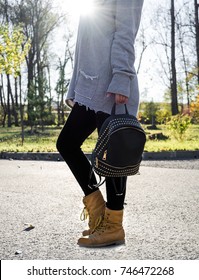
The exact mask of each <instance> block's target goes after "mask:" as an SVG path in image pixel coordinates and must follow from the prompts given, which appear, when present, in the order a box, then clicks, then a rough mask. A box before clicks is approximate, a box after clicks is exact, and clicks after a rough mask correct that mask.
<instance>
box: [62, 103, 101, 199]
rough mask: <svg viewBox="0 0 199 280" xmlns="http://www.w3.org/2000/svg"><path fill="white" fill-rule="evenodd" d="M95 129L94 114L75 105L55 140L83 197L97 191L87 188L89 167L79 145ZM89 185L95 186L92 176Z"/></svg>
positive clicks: (83, 107)
mask: <svg viewBox="0 0 199 280" xmlns="http://www.w3.org/2000/svg"><path fill="white" fill-rule="evenodd" d="M95 128H96V114H95V112H94V111H92V110H89V109H87V108H86V107H85V106H80V105H78V104H77V103H76V104H75V105H74V107H73V109H72V111H71V113H70V115H69V117H68V119H67V121H66V123H65V125H64V127H63V129H62V131H61V133H60V135H59V137H58V140H57V149H58V151H59V153H60V154H61V156H62V157H63V159H64V160H65V162H66V163H67V164H68V166H69V168H70V169H71V171H72V173H73V174H74V176H75V178H76V180H77V181H78V183H79V185H80V186H81V188H82V190H83V192H84V194H85V196H86V195H89V194H91V193H92V192H94V191H96V190H97V189H91V188H89V186H88V185H89V175H90V170H91V166H90V163H89V161H88V159H87V157H86V156H85V155H84V153H83V152H82V150H81V145H82V143H83V142H84V141H85V139H86V138H87V137H88V136H89V135H90V134H91V133H92V132H93V131H94V130H95ZM90 184H91V185H92V184H96V179H95V176H94V174H93V175H92V178H91V181H90Z"/></svg>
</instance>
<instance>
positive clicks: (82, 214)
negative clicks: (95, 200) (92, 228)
mask: <svg viewBox="0 0 199 280" xmlns="http://www.w3.org/2000/svg"><path fill="white" fill-rule="evenodd" d="M88 217H89V213H88V210H87V209H86V207H84V208H83V210H82V213H81V215H80V220H81V221H85V220H87V219H88Z"/></svg>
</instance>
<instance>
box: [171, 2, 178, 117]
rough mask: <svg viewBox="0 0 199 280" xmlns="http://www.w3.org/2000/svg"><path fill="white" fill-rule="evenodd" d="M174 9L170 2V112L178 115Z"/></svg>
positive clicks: (172, 3)
mask: <svg viewBox="0 0 199 280" xmlns="http://www.w3.org/2000/svg"><path fill="white" fill-rule="evenodd" d="M175 47H176V46H175V7H174V0H171V81H170V83H171V112H172V115H176V114H178V99H177V78H176V55H175Z"/></svg>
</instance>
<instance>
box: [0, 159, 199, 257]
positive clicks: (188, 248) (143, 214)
mask: <svg viewBox="0 0 199 280" xmlns="http://www.w3.org/2000/svg"><path fill="white" fill-rule="evenodd" d="M101 190H102V192H103V193H104V187H103V186H102V187H101ZM82 207H83V204H82V192H81V190H80V189H79V187H78V185H77V183H76V181H75V180H74V178H73V176H72V174H71V172H70V171H69V169H68V167H67V166H66V164H65V163H64V162H52V161H17V160H16V161H15V160H0V221H1V227H0V257H1V259H3V260H33V259H34V260H36V259H40V260H52V259H53V260H56V259H57V260H64V259H65V260H78V259H79V260H95V259H96V260H97V259H98V260H103V259H113V260H114V259H127V260H142V259H151V260H154V259H155V260H159V259H164V260H168V259H170V260H194V259H199V160H191V161H188V160H186V161H176V160H175V161H143V162H142V165H141V168H140V175H139V176H138V175H136V176H132V177H129V179H128V190H127V196H126V205H125V214H124V228H125V231H126V244H125V245H122V246H118V247H108V248H103V249H102V248H101V249H86V248H80V247H79V246H78V245H77V244H76V243H77V239H78V238H79V237H80V236H81V232H82V230H83V229H85V228H86V223H85V222H81V221H80V214H81V210H82Z"/></svg>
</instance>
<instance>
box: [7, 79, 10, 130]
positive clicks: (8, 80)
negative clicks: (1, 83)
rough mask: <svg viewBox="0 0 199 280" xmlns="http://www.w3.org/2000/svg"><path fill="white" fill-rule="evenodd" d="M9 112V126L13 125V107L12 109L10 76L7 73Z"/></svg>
mask: <svg viewBox="0 0 199 280" xmlns="http://www.w3.org/2000/svg"><path fill="white" fill-rule="evenodd" d="M7 87H8V89H7V113H8V127H11V109H10V95H11V84H10V76H9V75H7Z"/></svg>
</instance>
